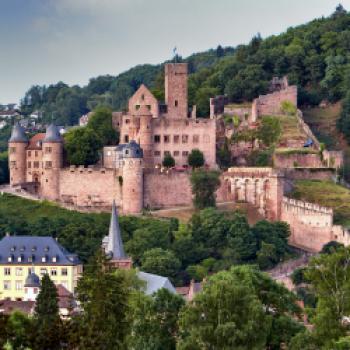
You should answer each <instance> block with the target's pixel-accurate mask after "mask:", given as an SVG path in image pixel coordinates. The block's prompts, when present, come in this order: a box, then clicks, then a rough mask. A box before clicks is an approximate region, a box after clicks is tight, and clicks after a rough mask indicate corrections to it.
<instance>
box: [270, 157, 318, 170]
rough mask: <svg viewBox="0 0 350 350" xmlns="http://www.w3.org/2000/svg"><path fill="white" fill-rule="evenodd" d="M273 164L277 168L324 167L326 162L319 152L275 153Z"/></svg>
mask: <svg viewBox="0 0 350 350" xmlns="http://www.w3.org/2000/svg"><path fill="white" fill-rule="evenodd" d="M273 164H274V166H275V167H276V168H282V169H283V168H296V167H300V168H323V167H324V164H323V162H322V160H321V157H320V155H319V154H317V153H306V154H301V153H289V154H283V153H275V154H274V156H273Z"/></svg>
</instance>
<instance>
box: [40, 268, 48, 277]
mask: <svg viewBox="0 0 350 350" xmlns="http://www.w3.org/2000/svg"><path fill="white" fill-rule="evenodd" d="M46 274H47V269H46V268H44V267H42V268H41V269H40V275H42V276H43V275H46Z"/></svg>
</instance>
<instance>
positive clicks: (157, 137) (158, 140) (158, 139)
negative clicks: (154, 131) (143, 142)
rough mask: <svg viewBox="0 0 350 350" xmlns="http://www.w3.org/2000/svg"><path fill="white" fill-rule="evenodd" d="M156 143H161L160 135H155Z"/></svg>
mask: <svg viewBox="0 0 350 350" xmlns="http://www.w3.org/2000/svg"><path fill="white" fill-rule="evenodd" d="M154 142H155V143H160V135H154Z"/></svg>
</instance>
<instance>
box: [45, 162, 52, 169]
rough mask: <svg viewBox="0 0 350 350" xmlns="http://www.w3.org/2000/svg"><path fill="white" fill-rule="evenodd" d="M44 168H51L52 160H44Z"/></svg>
mask: <svg viewBox="0 0 350 350" xmlns="http://www.w3.org/2000/svg"><path fill="white" fill-rule="evenodd" d="M45 168H46V169H50V168H52V162H50V161H47V162H45Z"/></svg>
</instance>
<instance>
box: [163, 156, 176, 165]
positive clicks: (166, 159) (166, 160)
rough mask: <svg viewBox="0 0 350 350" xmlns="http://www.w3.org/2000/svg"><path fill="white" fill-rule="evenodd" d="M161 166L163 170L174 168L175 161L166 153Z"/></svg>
mask: <svg viewBox="0 0 350 350" xmlns="http://www.w3.org/2000/svg"><path fill="white" fill-rule="evenodd" d="M162 164H163V166H164V167H165V168H172V167H174V166H175V159H174V158H173V157H172V156H171V154H169V153H167V154H166V155H165V156H164V159H163V162H162Z"/></svg>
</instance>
